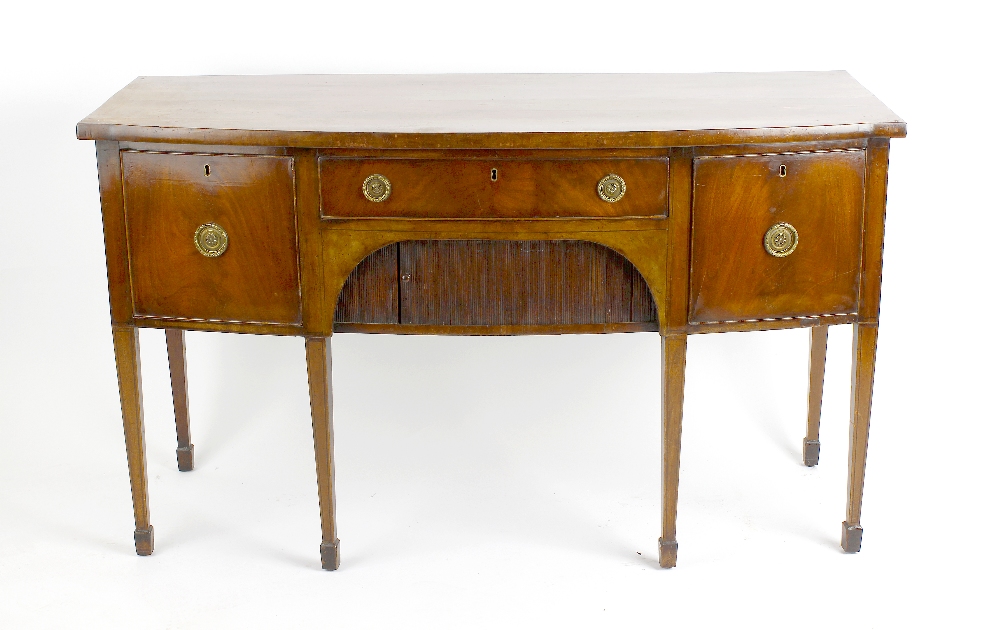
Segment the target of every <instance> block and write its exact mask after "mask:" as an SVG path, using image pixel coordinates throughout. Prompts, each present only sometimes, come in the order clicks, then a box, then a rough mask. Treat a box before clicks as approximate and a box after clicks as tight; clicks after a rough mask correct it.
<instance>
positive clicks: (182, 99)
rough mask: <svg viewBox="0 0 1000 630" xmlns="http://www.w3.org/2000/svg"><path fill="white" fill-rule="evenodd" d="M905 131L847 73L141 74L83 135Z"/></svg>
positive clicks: (603, 143) (543, 136)
mask: <svg viewBox="0 0 1000 630" xmlns="http://www.w3.org/2000/svg"><path fill="white" fill-rule="evenodd" d="M905 133H906V125H905V123H904V122H903V121H902V120H901V119H900V118H899V117H898V116H896V115H895V114H894V113H892V111H890V110H889V109H888V108H887V107H886V106H885V105H883V104H882V103H881V102H880V101H879V100H878V99H877V98H875V97H874V96H872V94H871V93H870V92H868V91H867V90H866V89H864V88H863V87H862V86H861V85H860V84H859V83H858V82H857V81H855V80H854V79H853V78H852V77H851V76H850V75H849V74H847V73H846V72H842V71H834V72H774V73H717V74H454V75H452V74H440V75H351V74H345V75H290V76H206V77H139V78H137V79H136V80H135V81H133V82H132V83H130V84H129V85H128V86H127V87H125V89H123V90H122V91H120V92H118V93H117V94H115V95H114V96H113V97H112V98H111V99H110V100H109V101H108V102H107V103H105V104H104V105H102V106H101V107H100V108H99V109H98V110H97V111H95V112H94V113H93V114H91V115H90V116H88V117H87V118H85V119H83V120H82V121H80V123H79V125H77V137H78V138H80V139H81V140H118V141H130V142H195V143H199V144H204V143H218V144H230V145H258V146H284V147H359V148H365V149H378V148H432V147H440V148H458V147H466V148H534V147H538V148H555V147H574V146H590V147H595V148H596V147H599V146H600V147H668V146H693V145H718V144H732V143H748V142H767V141H783V142H788V141H795V140H804V139H808V140H818V139H829V140H836V139H848V138H864V137H887V138H888V137H902V136H904V135H905ZM561 134H569V136H568V137H567V136H561Z"/></svg>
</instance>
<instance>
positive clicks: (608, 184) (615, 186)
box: [597, 173, 625, 203]
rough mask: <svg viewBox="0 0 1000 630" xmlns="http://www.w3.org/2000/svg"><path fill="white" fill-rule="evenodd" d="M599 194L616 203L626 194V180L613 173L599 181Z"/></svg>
mask: <svg viewBox="0 0 1000 630" xmlns="http://www.w3.org/2000/svg"><path fill="white" fill-rule="evenodd" d="M597 195H598V196H599V197H600V198H601V199H603V200H604V201H607V202H608V203H614V202H616V201H618V200H619V199H621V198H622V197H624V196H625V180H624V179H622V178H621V177H619V176H617V175H615V174H614V173H611V174H610V175H605V176H604V178H603V179H602V180H601V181H600V182H598V183H597Z"/></svg>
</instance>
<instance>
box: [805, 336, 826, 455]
mask: <svg viewBox="0 0 1000 630" xmlns="http://www.w3.org/2000/svg"><path fill="white" fill-rule="evenodd" d="M829 330H830V327H829V326H814V327H813V328H810V329H809V396H808V398H809V402H808V405H807V407H808V410H807V413H806V437H805V438H803V440H802V463H804V464H805V465H806V466H815V465H817V464H819V417H820V410H821V409H822V408H823V378H824V376H825V374H826V340H827V335H828V333H829Z"/></svg>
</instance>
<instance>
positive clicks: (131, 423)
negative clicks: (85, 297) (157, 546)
mask: <svg viewBox="0 0 1000 630" xmlns="http://www.w3.org/2000/svg"><path fill="white" fill-rule="evenodd" d="M111 331H112V336H113V338H114V344H115V364H116V366H117V368H118V393H119V395H120V396H121V403H122V420H123V422H124V424H125V452H126V454H127V456H128V476H129V482H130V483H131V485H132V509H133V511H134V512H135V552H136V553H137V554H139V555H140V556H148V555H150V554H152V553H153V526H152V525H150V524H149V494H148V492H147V489H146V488H147V484H146V443H145V437H144V429H143V422H142V376H141V374H140V366H139V334H138V331H137V330H136V328H135V326H127V325H118V324H114V325H112V327H111Z"/></svg>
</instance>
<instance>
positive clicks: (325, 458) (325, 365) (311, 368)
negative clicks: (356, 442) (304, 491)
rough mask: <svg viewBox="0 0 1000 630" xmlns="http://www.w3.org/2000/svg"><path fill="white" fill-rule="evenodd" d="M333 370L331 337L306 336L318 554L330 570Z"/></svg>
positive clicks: (335, 549)
mask: <svg viewBox="0 0 1000 630" xmlns="http://www.w3.org/2000/svg"><path fill="white" fill-rule="evenodd" d="M330 371H331V354H330V337H306V372H307V373H308V378H309V406H310V408H311V409H312V425H313V446H314V448H315V449H316V481H317V484H318V486H319V515H320V523H321V525H322V530H323V542H322V543H321V544H320V546H319V555H320V561H321V563H322V566H323V568H324V569H326V570H327V571H333V570H334V569H336V568H337V567H339V566H340V540H339V539H338V538H337V498H336V495H335V494H334V484H333V481H334V473H333V395H332V392H331V387H330Z"/></svg>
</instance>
